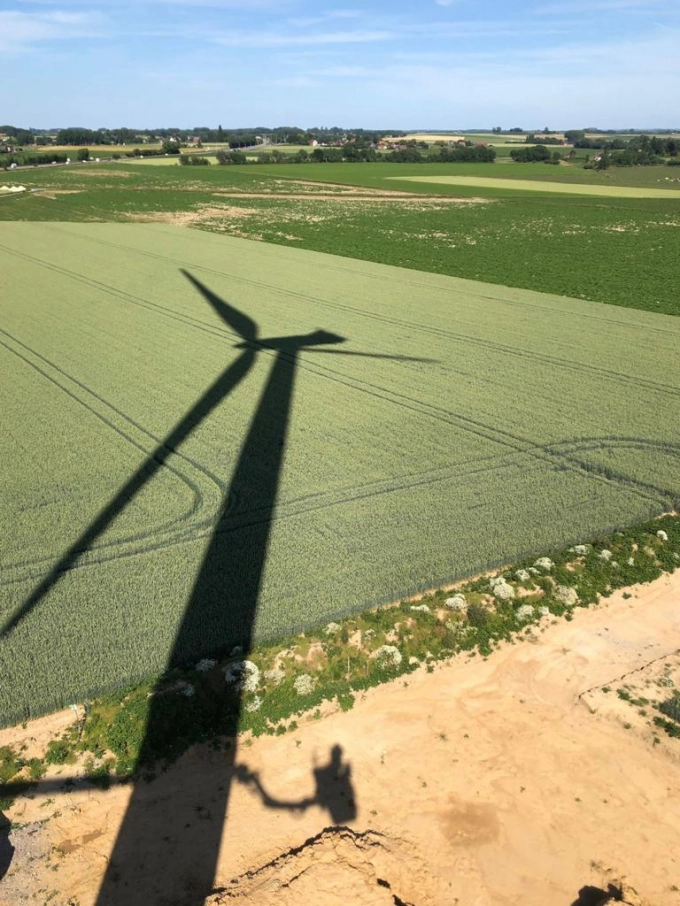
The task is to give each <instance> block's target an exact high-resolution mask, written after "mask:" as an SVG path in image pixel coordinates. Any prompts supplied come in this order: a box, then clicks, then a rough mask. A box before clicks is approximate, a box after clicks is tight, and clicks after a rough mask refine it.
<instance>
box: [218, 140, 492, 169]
mask: <svg viewBox="0 0 680 906" xmlns="http://www.w3.org/2000/svg"><path fill="white" fill-rule="evenodd" d="M216 157H217V162H218V163H220V164H247V163H249V160H248V157H247V156H246V155H245V154H244V152H243V151H238V150H233V151H218V152H217V154H216ZM495 159H496V149H495V148H492V147H490V146H487V145H468V146H460V147H453V148H439V149H438V150H437V153H436V154H423V153H422V152H421V151H420V150H419V149H418V148H414V147H407V148H401V149H399V150H396V151H390V152H389V153H387V154H380V153H378V152H377V151H376V150H375V148H370V147H362V146H360V145H355V144H353V143H352V144H348V145H343V146H342V147H341V148H314V150H313V151H311V152H309V151H306V150H305V149H304V148H301V149H300V150H299V151H298V152H297V153H296V154H283V153H282V152H281V151H278V152H277V151H273V152H271V154H270V153H268V152H266V151H263V152H261V153H259V154H258V155H257V163H258V164H272V163H273V164H302V163H336V164H337V163H342V162H344V161H346V162H350V163H352V162H354V163H374V162H377V161H386V162H388V163H393V164H420V163H440V162H447V163H466V162H467V163H492V162H493V161H494V160H495Z"/></svg>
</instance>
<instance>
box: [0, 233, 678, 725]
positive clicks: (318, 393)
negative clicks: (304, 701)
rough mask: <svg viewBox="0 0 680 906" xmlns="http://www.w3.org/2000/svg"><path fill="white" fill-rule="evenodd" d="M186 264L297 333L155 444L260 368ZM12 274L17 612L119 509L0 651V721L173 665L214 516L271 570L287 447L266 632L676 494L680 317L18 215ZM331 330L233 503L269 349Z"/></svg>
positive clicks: (0, 318)
mask: <svg viewBox="0 0 680 906" xmlns="http://www.w3.org/2000/svg"><path fill="white" fill-rule="evenodd" d="M180 268H184V269H185V270H186V271H187V272H188V273H189V274H190V275H191V276H193V277H194V278H195V279H196V280H198V281H200V282H201V283H202V284H204V286H205V287H207V288H208V289H209V291H211V292H212V293H214V294H216V296H217V297H219V298H220V299H222V300H224V301H225V302H227V303H229V304H230V305H231V306H234V307H236V308H237V309H239V310H240V311H241V312H243V313H245V315H247V316H248V318H250V319H252V320H253V321H255V322H257V325H258V328H259V336H260V337H261V338H286V337H287V338H290V337H293V338H294V339H293V340H288V341H281V340H280V339H279V340H275V341H274V340H272V341H271V343H270V344H269V346H267V345H265V347H264V348H263V347H260V346H258V347H257V348H258V350H259V351H258V353H257V357H256V358H255V357H254V358H255V360H254V363H253V364H252V367H249V370H248V371H247V373H246V374H245V376H244V377H243V378H242V379H241V380H240V383H237V384H236V385H235V386H234V388H233V389H232V390H231V392H229V393H228V394H226V395H225V396H224V398H223V399H221V401H219V403H218V404H216V405H215V406H214V407H213V408H212V409H211V410H210V411H209V412H208V413H207V414H205V413H204V415H205V417H203V418H202V420H199V423H197V424H196V425H195V427H193V426H192V428H191V430H186V431H185V436H184V437H183V439H182V442H181V443H180V444H179V445H177V446H176V448H175V449H174V451H171V452H170V451H168V450H165V451H163V450H162V448H161V452H160V453H159V452H158V448H159V444H160V443H161V441H162V440H163V438H165V437H167V436H168V435H171V434H172V432H173V429H176V426H178V425H180V426H183V418H184V416H185V415H186V413H187V412H188V411H189V410H190V409H191V408H192V406H194V404H195V403H196V402H197V401H198V400H199V398H201V396H202V394H204V393H205V391H206V390H207V388H208V387H209V386H210V385H211V384H212V383H213V382H214V381H215V380H216V379H217V378H218V376H219V375H220V373H221V372H222V371H223V369H225V368H227V367H228V366H230V365H234V367H237V366H236V365H235V364H234V363H237V362H238V361H242V360H243V359H242V357H243V356H244V355H246V353H244V351H243V349H242V348H239V344H240V343H241V341H242V337H239V336H238V335H237V333H235V332H234V330H233V329H232V328H230V327H229V326H228V325H227V324H226V323H225V321H223V320H221V319H220V318H219V317H218V315H217V314H216V312H215V310H213V308H212V307H211V305H209V304H208V303H207V302H206V298H204V296H203V295H202V293H201V292H200V291H198V290H197V288H196V286H195V285H194V284H192V282H190V280H189V279H187V277H186V276H184V275H183V274H182V273H181V271H180ZM0 274H1V275H2V286H3V289H2V296H1V298H0V328H1V330H0V344H1V345H0V386H2V388H3V430H2V432H0V481H1V483H2V498H3V507H2V510H1V511H0V536H1V537H2V547H1V549H0V566H1V569H2V572H1V574H0V583H1V584H0V618H1V620H2V622H3V623H4V622H5V621H6V620H7V619H9V618H10V617H11V616H12V615H13V614H15V613H16V612H17V611H18V610H19V609H20V608H21V607H22V606H23V605H25V604H26V602H28V601H31V600H32V596H33V597H35V596H36V589H37V588H40V587H41V582H43V581H45V577H46V576H49V574H50V570H51V569H53V567H54V566H55V565H57V564H59V563H60V561H62V562H63V558H64V556H65V553H66V552H67V551H68V550H69V548H70V547H71V546H72V545H76V546H77V542H78V539H79V538H81V539H82V538H83V537H87V534H86V533H87V532H88V528H89V529H90V530H91V529H92V526H96V525H97V524H98V523H97V520H98V519H99V520H100V521H101V520H102V519H103V517H102V514H106V513H109V515H110V519H108V520H107V521H106V525H105V528H104V529H103V530H102V531H101V532H94V533H93V536H92V538H91V539H90V540H91V543H89V542H88V543H87V544H85V545H83V548H84V549H83V550H79V551H78V552H76V553H75V554H74V556H73V557H72V559H71V561H69V567H70V568H69V569H68V571H66V572H64V573H63V574H60V575H59V576H58V577H57V579H56V580H55V581H54V582H53V583H52V584H51V585H50V587H49V589H48V591H47V592H46V593H45V594H41V595H39V596H38V600H37V601H36V602H35V606H34V607H32V609H30V612H29V613H28V614H27V616H26V618H25V619H24V620H23V621H21V622H20V623H19V624H18V625H17V626H16V628H15V629H13V630H12V631H11V632H10V633H9V634H8V635H7V636H6V637H5V638H4V639H2V640H0V677H2V680H1V682H0V716H1V718H2V719H3V720H7V719H11V718H13V717H17V716H22V715H23V714H27V713H29V712H33V713H35V712H37V711H40V710H45V709H47V708H49V707H52V706H56V705H60V704H63V703H67V702H69V701H71V700H74V699H78V698H82V697H83V696H84V695H86V694H87V693H88V692H91V691H93V690H95V689H101V688H104V687H107V686H111V685H114V684H118V683H120V682H123V681H125V680H126V679H131V678H134V677H139V676H142V675H146V674H149V673H151V672H153V671H158V670H162V669H163V668H164V666H165V664H166V661H167V657H168V653H169V651H170V649H171V647H172V644H173V639H174V637H175V633H176V632H177V629H178V626H179V624H180V621H181V617H182V613H183V611H184V609H185V607H186V605H187V602H188V601H189V600H190V599H192V595H193V596H195V595H196V589H195V583H196V579H197V576H198V574H199V572H201V570H202V565H201V564H202V563H203V561H204V557H205V556H206V551H207V550H208V545H209V543H210V539H211V536H212V532H213V529H214V527H215V524H216V521H217V519H218V518H219V515H220V513H221V512H222V514H223V515H222V522H221V531H224V532H226V533H227V535H228V537H230V538H233V539H234V545H235V546H236V548H237V549H238V550H239V552H240V556H242V558H243V561H244V567H243V568H244V569H246V570H247V569H248V568H249V567H248V563H247V561H248V558H249V557H252V558H255V559H257V558H258V556H259V555H258V553H257V544H258V543H259V542H258V540H257V539H258V538H260V539H261V534H260V535H258V532H259V531H260V529H259V528H258V526H261V525H262V524H263V523H266V522H267V521H268V520H269V518H270V516H271V511H270V502H271V501H270V500H269V499H268V498H267V496H266V492H265V490H264V488H265V487H266V475H258V468H260V467H261V469H263V470H266V467H267V464H268V463H270V462H271V461H272V459H271V455H270V454H271V450H273V449H276V447H277V445H278V446H280V447H281V449H282V450H283V466H282V471H281V479H280V484H279V487H278V500H277V509H276V515H275V519H274V522H273V525H272V529H271V534H270V537H269V539H268V550H267V557H266V563H265V566H264V573H263V577H262V584H261V588H260V590H259V608H258V613H257V619H256V634H257V635H258V636H260V637H262V636H265V635H272V634H276V633H279V632H282V631H285V630H287V629H289V628H291V627H294V626H299V625H302V624H305V623H309V622H312V621H319V620H323V619H326V618H328V617H329V616H330V615H334V614H338V613H340V612H346V611H348V610H350V609H353V608H358V607H361V606H363V605H369V604H371V603H375V602H377V601H383V600H387V599H390V598H393V597H398V596H402V595H404V594H405V593H407V592H410V591H413V590H415V589H417V588H419V587H422V586H428V585H432V584H435V583H438V582H440V581H442V580H446V579H449V578H454V577H459V576H462V575H466V574H470V573H472V572H474V571H475V570H478V569H480V568H483V567H485V566H487V565H490V564H495V563H499V562H503V561H507V560H511V559H513V558H515V557H516V556H517V555H519V554H521V553H523V552H528V551H532V550H544V549H546V548H548V547H550V546H551V545H553V544H555V545H557V544H560V543H562V542H565V541H570V540H579V539H582V538H584V537H586V536H590V535H592V534H593V533H596V532H597V531H599V530H603V529H605V528H610V527H613V526H617V525H622V524H624V523H630V522H633V521H636V520H638V519H642V518H644V517H646V516H648V515H651V514H654V513H658V512H661V511H663V510H665V509H668V508H670V507H673V506H675V505H676V504H677V503H678V502H679V501H680V444H679V443H678V432H677V425H678V424H679V423H680V369H679V368H678V364H677V349H678V348H679V345H680V322H678V321H677V320H676V319H673V318H671V317H667V316H663V315H651V314H647V313H643V312H637V311H631V310H626V309H620V308H613V307H609V306H603V305H598V304H593V303H588V302H583V301H580V300H572V299H566V298H561V297H554V296H546V295H541V294H538V293H532V292H529V291H524V290H515V289H506V288H504V287H499V286H492V285H488V284H482V283H474V282H470V281H464V280H456V279H454V278H450V277H444V276H438V275H434V274H425V273H420V272H416V271H406V270H401V269H398V268H390V267H387V266H382V265H376V264H371V263H367V262H359V261H352V260H349V259H342V258H333V257H331V256H327V255H321V254H317V253H314V252H306V251H300V250H290V249H286V248H282V247H276V246H268V245H264V244H258V243H249V242H246V241H242V240H239V239H231V238H230V239H227V238H224V237H219V236H212V235H208V234H204V233H200V232H191V231H186V230H181V229H178V228H172V227H166V226H157V225H153V226H152V225H121V224H87V225H77V224H73V223H68V224H56V223H52V224H38V223H32V224H29V223H26V224H21V223H7V224H0ZM317 329H323V330H324V331H330V332H332V333H333V334H337V335H340V336H341V337H344V338H345V341H344V342H342V343H330V342H328V343H327V345H324V344H323V343H321V344H319V345H317V346H314V347H313V348H304V349H302V351H300V352H299V353H298V358H297V362H298V365H297V374H296V378H295V382H294V392H293V395H292V404H291V414H290V420H289V423H288V429H287V433H286V432H282V431H281V430H280V425H278V423H277V418H276V416H277V410H276V405H275V404H274V403H270V404H269V405H270V407H273V408H270V410H269V411H270V413H271V415H272V417H271V419H269V421H268V420H267V419H264V420H262V419H260V422H259V423H258V433H257V439H258V444H259V449H261V450H262V451H263V452H262V458H261V463H260V464H259V465H258V462H257V461H256V462H254V463H253V462H252V461H251V462H250V463H249V464H248V466H247V472H248V474H249V475H250V476H251V480H252V485H251V486H250V487H249V488H245V487H243V486H241V485H239V483H238V481H236V483H235V486H234V487H232V488H231V492H230V493H229V494H228V491H229V488H230V484H231V481H232V477H233V475H234V471H235V469H236V467H237V463H238V462H239V455H240V453H241V450H242V447H243V446H244V444H245V449H246V450H247V452H248V454H249V457H250V458H251V460H252V451H253V448H252V447H249V446H248V444H247V442H246V441H245V438H246V437H247V435H248V431H249V429H250V428H251V427H252V424H253V418H254V415H255V413H256V411H260V412H261V411H262V409H261V407H260V409H259V410H258V406H259V404H260V399H261V394H262V393H263V390H264V388H265V386H266V384H267V378H268V375H269V373H270V369H271V367H272V365H273V363H274V361H275V360H276V352H275V349H283V350H284V352H283V357H284V358H286V357H287V359H286V361H288V362H290V360H291V355H292V353H290V349H292V348H293V346H294V345H295V343H299V342H300V341H299V338H300V337H304V336H305V335H307V334H309V333H310V332H311V331H315V330H317ZM295 338H297V339H295ZM286 343H288V345H286ZM277 344H278V345H277ZM291 344H292V345H291ZM295 348H297V347H295ZM345 353H347V354H345ZM350 353H351V354H350ZM285 367H287V366H285V365H284V370H285ZM280 414H281V413H280V412H278V415H280ZM268 425H270V427H268ZM268 432H269V434H268ZM284 434H285V435H286V436H285V438H284V436H283V435H284ZM270 435H271V436H270ZM284 442H285V446H284ZM154 450H156V460H154V461H152V463H153V462H155V463H156V464H155V465H153V464H152V465H149V461H148V457H149V456H150V455H151V454H152V453H153V451H154ZM161 461H162V464H161ZM145 463H146V466H145ZM144 468H146V469H147V470H148V469H151V470H152V472H153V474H152V477H150V478H148V476H147V477H144V474H145V473H144V472H142V473H138V470H140V469H144ZM239 468H244V465H243V457H241V462H240V465H239ZM135 474H141V475H142V478H140V479H139V490H138V491H137V490H134V492H133V491H131V492H130V493H129V495H128V496H129V499H125V500H124V501H123V503H121V502H120V493H119V492H120V490H121V488H125V487H126V484H129V483H130V482H131V481H132V483H133V484H134V481H133V476H135ZM149 474H150V475H151V472H150V473H149ZM240 474H241V472H239V475H240ZM147 478H148V480H147ZM225 508H226V513H224V512H223V510H224V509H225ZM210 556H213V555H212V554H211V555H210ZM213 566H215V564H214V556H213ZM231 591H232V592H233V589H231ZM218 592H219V589H218ZM192 631H193V632H194V636H195V639H194V641H195V646H199V647H200V646H201V645H202V644H203V640H202V639H201V638H200V627H199V628H196V627H194V629H193V630H192ZM218 635H219V637H217V635H216V634H215V632H212V634H210V635H208V634H206V638H205V641H204V645H205V652H204V653H205V654H208V653H210V649H211V648H213V647H215V646H218V647H222V648H224V647H228V646H229V645H230V644H234V643H236V642H237V641H238V640H239V639H240V638H241V637H242V635H243V627H242V626H240V625H239V618H238V617H235V616H234V613H233V612H228V613H225V614H224V615H223V619H222V622H221V626H220V628H219V633H218ZM192 644H193V643H192ZM192 650H193V649H192Z"/></svg>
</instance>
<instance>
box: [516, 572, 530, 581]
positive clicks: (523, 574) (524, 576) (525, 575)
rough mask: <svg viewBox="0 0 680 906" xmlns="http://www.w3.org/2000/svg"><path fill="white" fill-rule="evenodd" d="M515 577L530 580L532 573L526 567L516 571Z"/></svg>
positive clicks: (520, 579)
mask: <svg viewBox="0 0 680 906" xmlns="http://www.w3.org/2000/svg"><path fill="white" fill-rule="evenodd" d="M515 578H516V579H518V580H519V581H520V582H528V581H529V579H530V578H531V574H530V573H529V572H528V570H526V569H518V570H517V572H516V573H515Z"/></svg>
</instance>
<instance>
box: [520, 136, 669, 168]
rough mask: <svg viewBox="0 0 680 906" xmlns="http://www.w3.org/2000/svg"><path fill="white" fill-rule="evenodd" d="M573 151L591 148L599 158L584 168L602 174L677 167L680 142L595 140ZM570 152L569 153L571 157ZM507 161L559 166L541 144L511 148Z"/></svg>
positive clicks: (577, 144) (581, 141) (584, 141)
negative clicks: (623, 169)
mask: <svg viewBox="0 0 680 906" xmlns="http://www.w3.org/2000/svg"><path fill="white" fill-rule="evenodd" d="M574 147H576V148H592V149H593V150H596V151H600V152H601V154H599V155H597V156H596V157H595V160H594V162H592V163H591V162H590V161H588V160H587V161H586V164H585V166H586V167H589V168H591V169H592V168H596V169H598V170H606V169H607V168H608V167H645V166H653V165H655V164H669V165H671V166H674V165H677V164H678V163H679V162H680V158H678V151H680V142H679V141H678V140H677V139H674V138H665V139H664V138H660V137H659V136H656V135H655V136H649V135H637V136H635V137H634V138H631V139H628V140H625V139H612V140H611V141H606V140H604V139H603V140H599V139H595V140H593V139H578V140H577V141H576V142H575V143H574ZM573 153H574V152H573V151H572V152H571V154H573ZM510 157H511V158H512V159H513V160H514V161H516V162H517V163H530V162H543V163H559V162H560V160H561V159H562V158H561V155H560V153H559V152H558V151H553V152H552V153H551V151H550V150H549V149H548V148H547V147H546V145H545V143H543V142H542V143H541V144H539V145H533V146H530V145H527V146H526V147H524V148H513V149H512V151H511V152H510Z"/></svg>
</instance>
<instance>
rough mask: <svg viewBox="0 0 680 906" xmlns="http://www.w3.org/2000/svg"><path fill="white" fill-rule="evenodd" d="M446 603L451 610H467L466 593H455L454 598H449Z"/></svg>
mask: <svg viewBox="0 0 680 906" xmlns="http://www.w3.org/2000/svg"><path fill="white" fill-rule="evenodd" d="M444 603H445V604H446V606H447V607H450V608H451V610H465V608H466V607H467V601H466V600H465V595H461V594H457V595H454V596H453V597H452V598H447V599H446V601H444Z"/></svg>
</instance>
